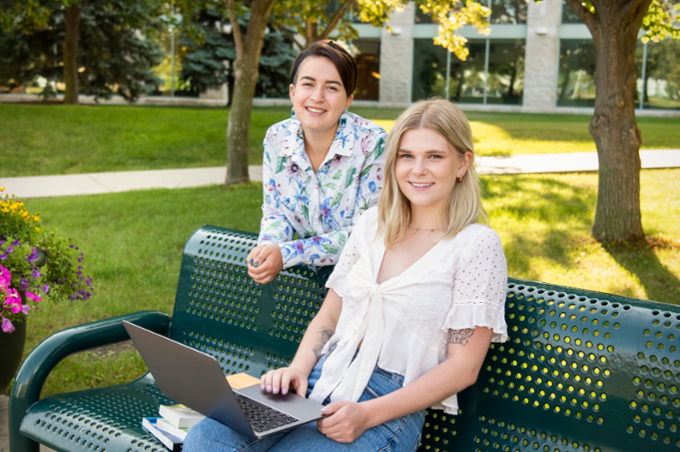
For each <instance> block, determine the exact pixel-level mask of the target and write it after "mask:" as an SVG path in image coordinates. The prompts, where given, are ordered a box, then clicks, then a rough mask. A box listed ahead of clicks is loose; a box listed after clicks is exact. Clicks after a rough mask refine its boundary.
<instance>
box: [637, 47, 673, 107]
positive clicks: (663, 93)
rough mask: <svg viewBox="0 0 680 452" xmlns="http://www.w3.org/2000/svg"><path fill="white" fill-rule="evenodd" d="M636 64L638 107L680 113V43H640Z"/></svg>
mask: <svg viewBox="0 0 680 452" xmlns="http://www.w3.org/2000/svg"><path fill="white" fill-rule="evenodd" d="M645 57H646V58H645ZM635 63H636V64H635V66H636V68H637V71H638V80H637V102H638V105H636V107H638V108H642V109H648V108H659V109H672V110H680V41H676V40H673V39H666V40H664V41H661V42H659V43H653V42H649V43H647V44H646V45H645V44H642V43H639V44H638V46H637V48H636V49H635Z"/></svg>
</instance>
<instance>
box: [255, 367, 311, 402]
mask: <svg viewBox="0 0 680 452" xmlns="http://www.w3.org/2000/svg"><path fill="white" fill-rule="evenodd" d="M260 387H261V388H262V389H263V390H264V391H267V392H271V393H274V394H278V393H279V391H280V392H281V394H283V395H286V394H288V389H289V388H290V389H293V390H294V391H295V392H296V393H297V395H299V396H300V397H305V396H306V395H307V377H306V376H304V375H303V374H302V372H300V371H299V370H298V369H296V368H294V367H282V368H280V369H276V370H270V371H269V372H267V373H266V374H265V375H263V376H262V378H261V379H260Z"/></svg>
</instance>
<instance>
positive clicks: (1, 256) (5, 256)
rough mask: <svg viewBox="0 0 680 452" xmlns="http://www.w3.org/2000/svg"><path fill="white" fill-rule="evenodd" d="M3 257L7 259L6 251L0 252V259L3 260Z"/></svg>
mask: <svg viewBox="0 0 680 452" xmlns="http://www.w3.org/2000/svg"><path fill="white" fill-rule="evenodd" d="M5 259H7V253H5V254H0V261H4V260H5Z"/></svg>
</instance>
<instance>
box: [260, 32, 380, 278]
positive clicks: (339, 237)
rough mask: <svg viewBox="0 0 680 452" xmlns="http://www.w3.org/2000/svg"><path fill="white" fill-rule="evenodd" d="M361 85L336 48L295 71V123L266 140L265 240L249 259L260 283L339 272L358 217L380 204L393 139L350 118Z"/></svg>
mask: <svg viewBox="0 0 680 452" xmlns="http://www.w3.org/2000/svg"><path fill="white" fill-rule="evenodd" d="M356 79H357V68H356V63H355V62H354V59H353V58H352V56H351V55H350V54H349V53H348V52H347V51H346V50H345V49H343V48H342V47H341V46H340V45H338V44H336V43H335V42H333V41H322V42H317V43H315V44H313V45H312V46H310V47H309V48H308V49H305V50H304V51H303V52H301V53H300V54H299V55H298V56H297V58H296V59H295V62H294V63H293V67H292V70H291V80H290V99H291V101H292V102H293V117H292V118H290V119H287V120H285V121H282V122H279V123H277V124H275V125H273V126H272V127H270V128H269V130H268V131H267V136H266V138H265V140H264V156H263V171H262V175H263V188H264V203H263V205H262V222H261V224H260V236H259V239H258V246H257V247H255V248H254V249H253V250H252V251H251V252H250V254H249V255H248V258H247V259H248V272H249V274H250V276H251V277H252V278H253V279H254V280H255V281H256V282H258V283H262V284H265V283H268V282H270V281H271V280H272V279H273V278H275V277H276V275H278V274H279V272H280V271H281V270H282V269H284V268H288V267H292V266H294V265H297V264H310V265H314V266H322V265H333V264H335V262H336V261H337V259H338V256H339V253H340V251H341V250H342V247H343V245H344V244H345V242H346V241H347V238H348V237H349V234H350V233H351V231H352V228H353V226H354V224H355V223H356V221H357V219H358V218H359V215H360V214H361V213H362V212H364V211H365V210H366V209H368V208H369V207H371V206H373V205H376V204H377V203H378V197H379V194H380V189H381V187H382V167H383V164H384V154H383V150H384V146H385V135H386V134H385V131H384V130H383V129H382V128H381V127H380V126H378V125H377V124H374V123H372V122H371V121H368V120H366V119H364V118H362V117H360V116H358V115H355V114H353V113H350V112H348V111H347V108H348V107H349V106H350V104H351V103H352V99H353V98H354V96H353V94H352V93H353V92H354V90H355V88H356ZM296 233H297V235H298V237H299V239H297V240H294V235H295V234H296Z"/></svg>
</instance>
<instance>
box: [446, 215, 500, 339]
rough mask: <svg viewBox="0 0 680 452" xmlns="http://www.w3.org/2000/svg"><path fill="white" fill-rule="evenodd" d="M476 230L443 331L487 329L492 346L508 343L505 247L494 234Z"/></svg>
mask: <svg viewBox="0 0 680 452" xmlns="http://www.w3.org/2000/svg"><path fill="white" fill-rule="evenodd" d="M475 229H477V231H478V232H477V234H475V235H474V236H473V237H470V241H469V245H468V247H467V249H466V251H465V252H464V253H463V257H462V260H461V262H460V265H459V266H458V271H456V274H455V276H454V282H453V303H452V306H451V309H450V310H449V312H448V313H447V315H446V320H445V321H444V325H443V327H442V330H443V331H445V332H448V330H461V329H469V328H475V327H478V326H479V327H487V328H489V329H491V330H493V338H492V342H505V341H506V340H507V339H508V331H507V325H506V324H505V297H506V291H507V281H508V269H507V264H506V262H505V255H504V254H503V247H502V246H501V240H500V237H498V234H496V232H495V231H494V230H492V229H490V228H487V227H484V226H481V225H480V226H477V227H476V228H475Z"/></svg>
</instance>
